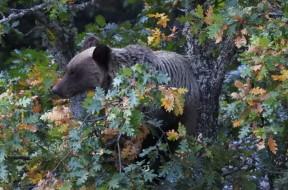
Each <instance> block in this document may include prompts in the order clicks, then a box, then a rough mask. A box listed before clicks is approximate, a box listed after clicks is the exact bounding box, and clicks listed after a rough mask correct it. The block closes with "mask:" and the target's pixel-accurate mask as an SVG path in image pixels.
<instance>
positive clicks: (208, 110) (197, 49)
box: [183, 25, 235, 138]
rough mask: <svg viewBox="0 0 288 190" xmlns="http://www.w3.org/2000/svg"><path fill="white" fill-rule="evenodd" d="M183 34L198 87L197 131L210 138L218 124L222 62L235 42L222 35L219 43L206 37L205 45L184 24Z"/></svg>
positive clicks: (228, 56)
mask: <svg viewBox="0 0 288 190" xmlns="http://www.w3.org/2000/svg"><path fill="white" fill-rule="evenodd" d="M183 31H184V35H185V37H186V40H187V50H186V51H187V55H188V57H189V59H190V60H191V62H190V63H191V69H192V72H193V74H194V75H195V77H196V79H197V81H198V84H199V90H200V107H199V120H198V126H197V127H196V132H197V135H200V134H201V135H202V136H203V137H208V138H211V137H213V136H214V135H215V132H216V131H217V128H218V119H217V118H218V113H219V97H220V94H221V88H222V83H223V80H224V77H225V66H226V65H228V64H229V63H230V62H231V60H232V58H233V56H234V52H235V51H234V50H235V48H234V44H233V41H232V40H231V39H228V38H227V39H225V40H224V41H222V43H221V44H215V42H213V41H211V40H209V41H207V42H206V43H205V44H204V45H201V44H200V43H199V41H198V40H197V39H196V38H195V37H193V36H192V35H191V33H190V32H189V31H190V26H189V25H186V26H185V29H184V30H183Z"/></svg>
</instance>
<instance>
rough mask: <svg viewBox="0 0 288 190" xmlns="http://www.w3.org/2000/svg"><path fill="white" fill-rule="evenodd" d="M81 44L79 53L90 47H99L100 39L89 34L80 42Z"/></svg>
mask: <svg viewBox="0 0 288 190" xmlns="http://www.w3.org/2000/svg"><path fill="white" fill-rule="evenodd" d="M81 44H82V48H81V51H84V50H85V49H89V48H90V47H95V46H97V45H99V44H100V39H99V38H98V37H97V36H95V35H93V34H90V35H88V36H87V37H86V38H85V39H84V40H83V41H82V42H81Z"/></svg>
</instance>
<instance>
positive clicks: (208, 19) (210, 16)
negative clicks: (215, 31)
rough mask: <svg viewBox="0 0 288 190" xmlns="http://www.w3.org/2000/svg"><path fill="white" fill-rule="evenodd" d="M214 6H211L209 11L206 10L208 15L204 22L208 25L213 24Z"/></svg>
mask: <svg viewBox="0 0 288 190" xmlns="http://www.w3.org/2000/svg"><path fill="white" fill-rule="evenodd" d="M213 21H214V20H213V7H211V6H210V7H209V8H208V10H207V12H206V16H205V18H204V22H205V23H206V24H208V25H211V24H213Z"/></svg>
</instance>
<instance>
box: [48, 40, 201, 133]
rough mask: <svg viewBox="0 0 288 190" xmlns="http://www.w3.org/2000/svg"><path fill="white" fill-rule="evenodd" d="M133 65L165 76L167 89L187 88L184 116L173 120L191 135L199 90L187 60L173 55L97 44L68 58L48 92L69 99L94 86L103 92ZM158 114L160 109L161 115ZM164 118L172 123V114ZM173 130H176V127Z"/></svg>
mask: <svg viewBox="0 0 288 190" xmlns="http://www.w3.org/2000/svg"><path fill="white" fill-rule="evenodd" d="M137 63H138V64H148V65H149V68H152V69H155V70H158V71H160V72H163V73H167V74H168V76H169V77H170V79H171V80H170V82H169V84H168V85H169V86H172V87H178V88H179V87H182V88H186V89H188V93H187V94H186V97H185V106H184V114H183V115H182V116H181V117H180V118H177V120H176V122H178V121H180V122H182V123H183V124H184V125H185V126H186V128H187V133H188V134H190V135H192V134H193V129H195V128H196V125H197V117H198V103H199V88H198V84H197V81H196V79H195V77H194V76H193V72H192V71H191V69H190V66H189V60H188V59H187V58H186V57H185V56H183V55H180V54H177V53H175V52H168V51H152V50H151V49H149V48H147V47H143V46H139V45H129V46H127V47H124V48H110V47H108V46H106V45H101V44H98V45H97V46H96V47H90V48H88V49H86V50H84V51H82V52H80V53H78V54H77V55H76V56H75V57H74V58H72V60H71V61H70V62H69V64H68V65H67V70H66V73H65V75H64V77H63V78H62V80H61V81H60V82H59V83H57V84H56V85H55V86H54V87H53V88H52V92H54V93H55V94H57V95H59V96H60V97H65V98H70V97H72V96H75V95H77V94H79V93H82V92H85V91H87V90H88V89H95V87H102V88H103V89H105V90H107V89H109V88H110V86H111V83H112V80H113V78H114V77H115V75H116V73H117V71H118V70H119V68H121V67H129V66H132V65H135V64H137ZM162 112H163V110H162V111H161V115H163V114H162ZM165 117H166V118H165ZM165 117H164V119H163V117H162V118H161V119H163V120H164V121H166V123H169V122H170V121H171V122H172V121H175V119H171V117H172V114H166V116H165ZM173 125H174V124H173ZM174 127H177V124H176V126H174Z"/></svg>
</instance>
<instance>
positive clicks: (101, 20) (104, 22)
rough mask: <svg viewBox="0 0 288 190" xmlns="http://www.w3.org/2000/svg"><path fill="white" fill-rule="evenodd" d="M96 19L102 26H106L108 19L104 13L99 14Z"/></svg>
mask: <svg viewBox="0 0 288 190" xmlns="http://www.w3.org/2000/svg"><path fill="white" fill-rule="evenodd" d="M95 21H96V23H97V24H98V25H99V26H100V27H104V26H105V25H106V20H105V18H104V17H103V16H102V15H97V16H96V18H95Z"/></svg>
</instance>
